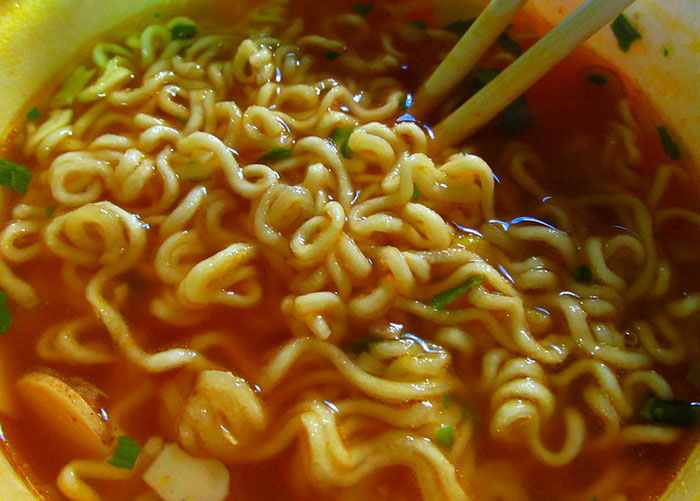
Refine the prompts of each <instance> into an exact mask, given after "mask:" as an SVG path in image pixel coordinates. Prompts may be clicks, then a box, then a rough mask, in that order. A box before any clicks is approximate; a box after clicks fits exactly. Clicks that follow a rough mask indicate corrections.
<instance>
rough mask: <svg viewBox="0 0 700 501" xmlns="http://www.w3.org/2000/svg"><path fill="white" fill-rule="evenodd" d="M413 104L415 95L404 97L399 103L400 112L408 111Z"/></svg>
mask: <svg viewBox="0 0 700 501" xmlns="http://www.w3.org/2000/svg"><path fill="white" fill-rule="evenodd" d="M412 104H413V95H411V94H406V97H404V98H403V99H402V100H401V102H400V103H399V110H401V111H406V110H407V109H409V108H410V107H411V105H412Z"/></svg>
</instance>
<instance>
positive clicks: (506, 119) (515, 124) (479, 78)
mask: <svg viewBox="0 0 700 501" xmlns="http://www.w3.org/2000/svg"><path fill="white" fill-rule="evenodd" d="M500 73H501V70H499V69H497V68H477V69H475V70H474V71H473V72H472V82H473V85H472V90H473V91H474V92H478V91H480V90H481V89H482V88H483V87H485V86H486V85H487V84H488V83H489V82H490V81H491V80H493V79H494V78H496V77H497V76H498V75H499V74H500ZM496 123H497V124H498V125H499V126H500V127H501V128H502V129H503V130H505V131H506V132H507V133H509V134H513V135H515V134H520V133H522V132H525V131H526V130H528V129H530V128H531V127H532V126H533V125H534V124H535V117H534V115H533V114H532V111H531V110H530V106H529V105H528V102H527V98H526V97H525V95H522V96H520V97H518V98H517V99H516V100H515V101H513V102H512V103H510V104H509V105H508V106H506V107H505V108H504V109H503V111H501V113H500V114H499V115H498V119H497V122H496Z"/></svg>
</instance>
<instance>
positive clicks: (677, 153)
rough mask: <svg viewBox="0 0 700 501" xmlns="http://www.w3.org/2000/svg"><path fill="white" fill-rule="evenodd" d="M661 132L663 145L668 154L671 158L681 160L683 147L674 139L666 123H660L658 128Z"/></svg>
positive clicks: (660, 136)
mask: <svg viewBox="0 0 700 501" xmlns="http://www.w3.org/2000/svg"><path fill="white" fill-rule="evenodd" d="M656 130H657V131H658V132H659V138H660V139H661V146H662V147H663V149H664V151H665V152H666V154H667V155H668V156H669V157H670V158H671V160H680V159H681V157H682V155H681V149H680V147H679V146H678V144H677V143H676V142H675V141H674V140H673V138H672V137H671V134H670V133H669V132H668V129H667V128H666V126H665V125H660V126H659V127H657V128H656Z"/></svg>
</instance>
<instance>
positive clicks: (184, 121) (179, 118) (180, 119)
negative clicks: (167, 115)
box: [175, 116, 187, 125]
mask: <svg viewBox="0 0 700 501" xmlns="http://www.w3.org/2000/svg"><path fill="white" fill-rule="evenodd" d="M175 119H176V120H177V121H178V122H180V123H181V124H182V125H185V124H186V123H187V119H186V118H185V117H181V116H177V117H175Z"/></svg>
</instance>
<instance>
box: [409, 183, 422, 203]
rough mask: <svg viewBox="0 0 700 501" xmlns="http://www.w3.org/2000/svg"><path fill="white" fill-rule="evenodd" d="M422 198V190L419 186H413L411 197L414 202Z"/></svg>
mask: <svg viewBox="0 0 700 501" xmlns="http://www.w3.org/2000/svg"><path fill="white" fill-rule="evenodd" d="M419 198H420V190H419V189H418V186H414V187H413V196H412V197H411V200H413V201H414V202H415V201H416V200H418V199H419Z"/></svg>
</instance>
